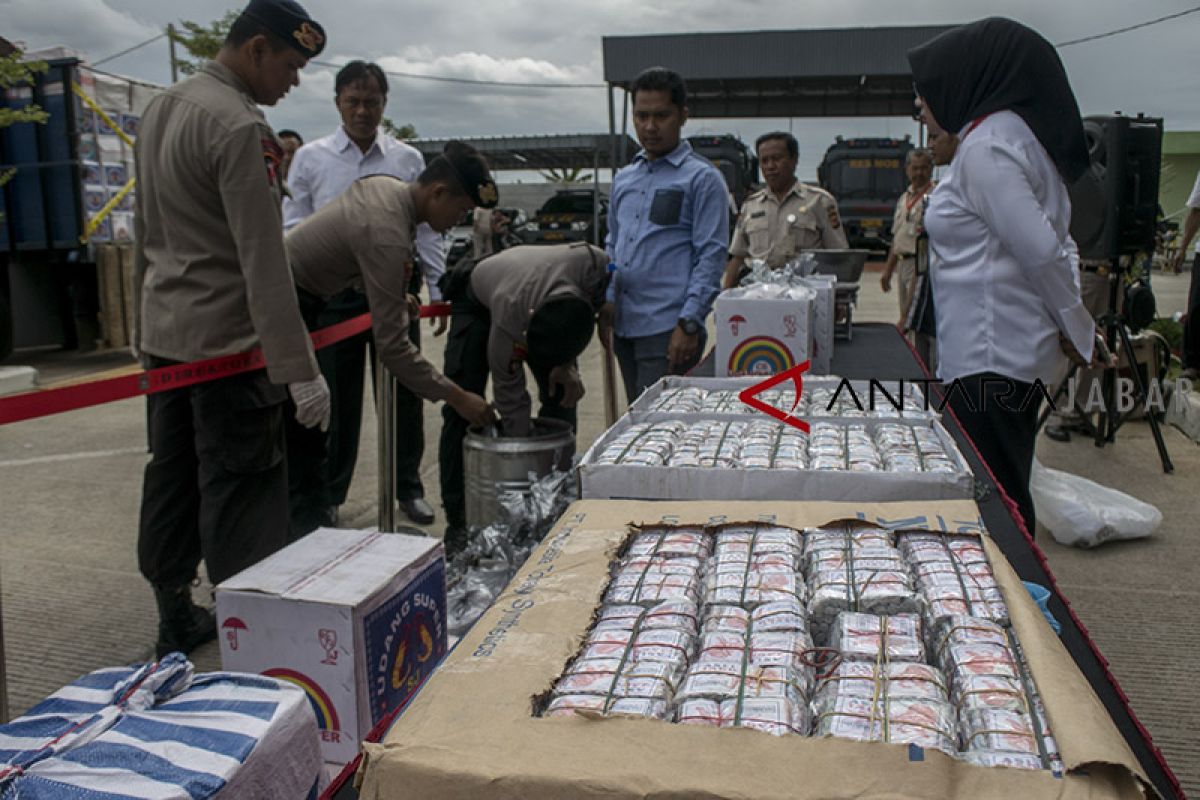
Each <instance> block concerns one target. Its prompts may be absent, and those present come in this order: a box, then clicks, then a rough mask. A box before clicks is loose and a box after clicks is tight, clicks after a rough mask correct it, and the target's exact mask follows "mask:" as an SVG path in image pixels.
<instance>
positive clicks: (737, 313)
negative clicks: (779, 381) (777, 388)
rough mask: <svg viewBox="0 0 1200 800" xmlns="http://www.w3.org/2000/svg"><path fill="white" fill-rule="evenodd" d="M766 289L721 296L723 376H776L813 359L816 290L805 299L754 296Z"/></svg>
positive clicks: (717, 309) (717, 311)
mask: <svg viewBox="0 0 1200 800" xmlns="http://www.w3.org/2000/svg"><path fill="white" fill-rule="evenodd" d="M759 288H760V287H751V288H749V289H726V290H725V291H723V292H721V294H720V295H718V296H717V302H716V304H715V305H714V308H713V316H714V320H715V323H716V326H717V346H716V353H715V356H714V357H715V360H716V363H715V367H716V373H717V376H718V377H725V376H739V375H759V376H763V377H766V376H767V375H775V374H777V373H780V372H784V371H786V370H788V369H791V368H792V367H794V366H796V365H797V364H801V363H803V362H804V361H806V360H807V359H809V358H810V356H811V354H812V316H813V301H814V300H815V299H816V297H815V294H813V295H810V294H809V293H808V292H805V293H804V294H805V297H803V298H790V297H789V298H776V297H772V298H767V297H750V296H747V295H750V294H753V293H754V292H755V291H756V290H758V289H759Z"/></svg>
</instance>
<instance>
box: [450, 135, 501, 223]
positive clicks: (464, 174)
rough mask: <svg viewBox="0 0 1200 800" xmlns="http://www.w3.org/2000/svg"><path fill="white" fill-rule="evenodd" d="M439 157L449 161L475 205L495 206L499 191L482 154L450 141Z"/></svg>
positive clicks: (457, 142)
mask: <svg viewBox="0 0 1200 800" xmlns="http://www.w3.org/2000/svg"><path fill="white" fill-rule="evenodd" d="M439 158H444V159H446V160H447V161H449V162H450V166H451V167H452V168H453V170H454V174H455V175H457V176H458V181H459V183H461V184H462V187H463V190H464V191H465V192H466V193H467V196H468V197H470V198H471V200H472V202H474V203H475V205H477V206H480V207H482V208H495V207H496V204H497V203H499V202H500V192H499V191H497V189H496V182H495V181H493V180H492V173H491V170H490V169H489V168H488V163H487V161H486V160H484V158H483V156H481V155H479V152H478V151H477V150H475V148H473V147H471V146H470V145H468V144H465V143H464V142H460V141H450V142H447V143H446V146H445V147H444V148H443V149H442V154H441V156H439Z"/></svg>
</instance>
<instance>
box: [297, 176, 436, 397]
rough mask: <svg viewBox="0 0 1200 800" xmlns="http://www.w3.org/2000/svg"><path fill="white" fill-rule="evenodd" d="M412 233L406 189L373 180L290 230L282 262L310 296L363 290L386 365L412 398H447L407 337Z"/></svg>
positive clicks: (389, 181) (410, 199) (414, 226)
mask: <svg viewBox="0 0 1200 800" xmlns="http://www.w3.org/2000/svg"><path fill="white" fill-rule="evenodd" d="M416 231H417V223H416V209H415V207H414V205H413V197H412V187H411V186H409V185H408V184H407V183H404V182H403V181H401V180H400V179H399V178H393V177H392V176H390V175H372V176H369V177H366V178H359V179H358V180H357V181H355V182H354V183H352V184H350V188H349V189H347V190H346V191H345V192H343V193H342V194H340V195H338V197H337V199H336V200H333V201H332V202H330V203H328V204H326V205H324V206H322V207H321V208H320V209H319V210H318V211H317V212H316V213H315V214H313V215H312V216H311V217H307V218H306V219H304V221H302V222H301V223H300V224H299V225H297V226H296V227H294V228H292V229H291V231H289V232H288V235H287V254H288V260H289V261H291V264H292V273H293V274H294V275H295V278H296V285H297V286H299V287H300V288H301V289H304V290H305V291H306V292H309V293H310V294H315V295H317V296H319V297H322V298H325V299H328V298H330V297H333V296H334V295H335V294H338V293H340V292H341V291H343V290H345V289H348V288H354V289H357V290H358V291H361V292H365V293H366V295H367V305H369V306H370V307H371V330H372V332H373V333H374V334H375V346H376V347H378V348H379V357H380V358H381V359H382V360H383V363H384V365H385V366H387V368H388V369H389V370H391V371H392V374H394V375H395V376H396V379H397V380H398V381H400V383H402V384H404V386H405V387H407V388H408V389H409V390H411V391H412V392H413V393H414V394H416V395H418V396H420V397H424V398H425V399H427V400H445V399H446V398H447V397H449V396H450V394H451V393H452V392H453V391H454V388H455V386H454V383H453V382H452V381H451V380H450V379H449V378H447V377H446V376H445V375H443V374H442V373H440V372H438V371H437V370H436V369H434V366H433V365H432V364H430V363H429V362H428V361H426V360H425V357H424V356H422V355H421V351H420V350H418V349H417V348H416V346H414V345H413V343H412V342H411V341H410V340H409V338H408V321H409V314H408V275H409V274H411V270H412V266H413V243H414V241H415V240H416ZM293 294H295V291H294V290H293Z"/></svg>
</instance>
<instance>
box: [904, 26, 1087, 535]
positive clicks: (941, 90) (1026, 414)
mask: <svg viewBox="0 0 1200 800" xmlns="http://www.w3.org/2000/svg"><path fill="white" fill-rule="evenodd" d="M908 60H909V63H910V65H911V66H912V71H913V78H914V82H915V85H916V90H917V94H918V97H919V99H918V102H919V104H920V105H921V107H922V114H923V115H925V118H926V121H929V120H930V119H932V120H933V121H936V123H937V124H938V125H940V126H941V127H942V128H944V129H945V130H947V131H950V132H952V133H955V132H956V133H957V134H958V138H959V141H960V143H959V147H958V152H957V153H956V154H955V157H954V161H953V162H952V163H951V165H950V168H949V170H948V171H947V173H946V174H945V175H944V176H943V178H942V181H941V182H940V183H939V184H938V186H937V188H936V189H935V190H934V191H933V192H932V193H931V194H930V197H929V207H928V210H927V211H926V214H925V227H926V230H927V231H928V233H929V243H930V251H931V258H930V263H931V271H930V274H931V277H932V282H933V292H934V307H935V309H936V314H937V337H938V345H939V363H938V377H939V378H940V379H941V380H942V381H943V382H945V383H947V384H949V385H948V387H947V389H948V391H949V393H950V394H949V403H950V407H951V409H952V410H953V411H954V414H955V416H956V417H957V418H958V420H959V422H961V423H962V426H963V428H964V429H965V430H966V432H967V434H968V435H969V436H970V437H971V439H972V441H974V443H975V446H976V447H977V448H978V449H979V451H980V454H981V455H982V456H983V458H984V460H985V461H986V462H987V464H988V466H989V467H990V468H991V470H992V473H993V474H994V475H995V477H996V480H997V481H998V482H999V484H1000V485H1001V486H1002V487H1003V488H1004V490H1005V492H1006V493H1007V494H1008V495H1009V497H1010V498H1012V500H1013V501H1014V502H1015V503H1016V505H1017V508H1018V510H1019V512H1020V514H1021V516H1022V517H1023V518H1024V522H1025V525H1026V528H1027V529H1028V531H1029V533H1030V535H1032V534H1033V532H1034V513H1033V500H1032V498H1031V496H1030V494H1029V473H1030V469H1031V467H1032V463H1033V450H1034V441H1035V437H1036V433H1037V430H1036V429H1037V415H1038V408H1039V406H1040V403H1041V399H1042V392H1043V390H1042V389H1041V388H1040V387H1039V386H1038V382H1040V383H1041V384H1042V385H1043V386H1053V385H1054V382H1055V381H1056V380H1058V379H1060V378H1061V375H1062V373H1063V371H1064V368H1065V366H1066V365H1065V356H1064V353H1068V352H1069V353H1071V355H1072V358H1082V359H1084V360H1090V359H1091V357H1092V345H1093V343H1094V340H1095V326H1094V324H1093V322H1092V318H1091V316H1090V315H1089V314H1088V312H1087V310H1086V309H1085V308H1084V306H1083V303H1082V302H1081V300H1080V296H1079V278H1078V261H1079V256H1078V251H1077V249H1076V247H1075V243H1074V241H1072V240H1071V237H1070V234H1069V233H1068V226H1069V224H1070V218H1071V206H1070V201H1069V200H1068V197H1067V184H1069V183H1071V182H1073V181H1074V180H1075V179H1076V178H1078V177H1079V176H1080V175H1081V174H1083V172H1084V170H1086V169H1087V167H1088V155H1087V149H1086V146H1085V144H1084V138H1083V124H1082V121H1081V120H1080V116H1079V106H1078V104H1077V103H1076V102H1075V96H1074V94H1073V93H1072V92H1071V86H1070V84H1069V83H1068V82H1067V76H1066V72H1065V71H1064V70H1063V66H1062V62H1061V61H1059V58H1058V54H1057V53H1056V52H1055V50H1054V47H1053V46H1052V45H1051V44H1050V43H1049V42H1047V41H1046V40H1045V39H1043V38H1042V37H1041V36H1039V35H1038V34H1037V33H1035V32H1034V31H1032V30H1030V29H1029V28H1027V27H1025V26H1024V25H1021V24H1019V23H1017V22H1013V21H1012V20H1007V19H999V18H990V19H985V20H980V21H979V22H973V23H971V24H969V25H963V26H961V27H958V28H955V29H953V30H951V31H947V32H946V33H944V34H942V35H941V36H938V37H937V38H935V39H933V40H931V41H929V42H926V43H925V44H923V45H921V46H920V47H917V48H914V49H913V50H911V51H909V53H908ZM1060 342H1061V344H1060ZM1080 354H1082V356H1081V355H1080Z"/></svg>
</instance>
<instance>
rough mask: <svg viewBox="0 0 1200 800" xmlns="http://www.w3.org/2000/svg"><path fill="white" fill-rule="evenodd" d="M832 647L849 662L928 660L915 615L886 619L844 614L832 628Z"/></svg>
mask: <svg viewBox="0 0 1200 800" xmlns="http://www.w3.org/2000/svg"><path fill="white" fill-rule="evenodd" d="M829 647H830V648H831V649H833V650H836V651H837V652H838V653H839V654H840V655H841V656H842V658H843V659H845V660H847V661H870V662H874V663H884V664H886V663H889V662H892V661H910V662H914V663H921V662H922V661H924V659H925V644H924V642H923V640H922V639H921V622H920V619H919V618H918V617H917V616H916V615H913V614H898V615H896V616H890V617H884V616H877V615H875V614H860V613H855V612H849V611H847V612H843V613H841V614H839V615H838V617H837V620H836V621H835V622H834V624H833V632H832V633H831V634H830V637H829Z"/></svg>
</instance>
